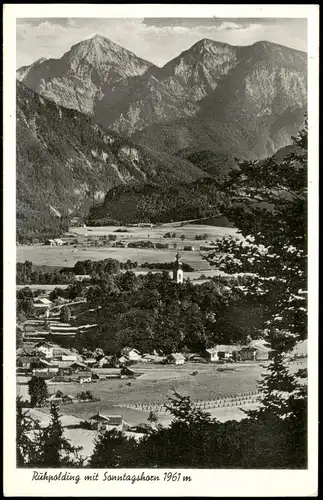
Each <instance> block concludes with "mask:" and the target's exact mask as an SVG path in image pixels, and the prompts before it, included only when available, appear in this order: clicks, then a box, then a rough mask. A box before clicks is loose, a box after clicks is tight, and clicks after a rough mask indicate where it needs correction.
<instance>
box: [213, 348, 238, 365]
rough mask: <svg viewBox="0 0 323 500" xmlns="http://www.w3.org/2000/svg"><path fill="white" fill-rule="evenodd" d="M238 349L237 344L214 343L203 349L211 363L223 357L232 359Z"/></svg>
mask: <svg viewBox="0 0 323 500" xmlns="http://www.w3.org/2000/svg"><path fill="white" fill-rule="evenodd" d="M238 351H239V347H238V346H233V345H216V346H214V347H210V348H209V349H205V358H206V359H207V360H208V361H210V362H211V363H212V362H215V361H220V360H225V359H232V358H234V357H235V355H236V354H237V352H238Z"/></svg>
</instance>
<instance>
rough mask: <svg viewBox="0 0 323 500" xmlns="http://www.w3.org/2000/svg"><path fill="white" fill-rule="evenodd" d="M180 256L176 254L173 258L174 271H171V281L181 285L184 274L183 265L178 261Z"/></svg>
mask: <svg viewBox="0 0 323 500" xmlns="http://www.w3.org/2000/svg"><path fill="white" fill-rule="evenodd" d="M180 258H181V256H180V254H179V253H178V252H177V254H176V257H175V262H174V269H173V280H174V281H176V283H183V279H184V273H183V264H182V261H181V260H180Z"/></svg>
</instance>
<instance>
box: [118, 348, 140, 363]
mask: <svg viewBox="0 0 323 500" xmlns="http://www.w3.org/2000/svg"><path fill="white" fill-rule="evenodd" d="M121 354H122V356H125V357H126V358H127V360H128V361H139V360H140V359H141V354H140V352H139V351H137V349H133V348H132V347H124V348H123V349H122V351H121Z"/></svg>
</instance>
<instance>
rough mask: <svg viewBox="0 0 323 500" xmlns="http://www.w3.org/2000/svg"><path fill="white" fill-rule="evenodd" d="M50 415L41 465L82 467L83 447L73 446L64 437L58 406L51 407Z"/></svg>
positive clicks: (44, 436)
mask: <svg viewBox="0 0 323 500" xmlns="http://www.w3.org/2000/svg"><path fill="white" fill-rule="evenodd" d="M50 413H51V422H50V423H49V425H48V426H47V427H46V428H45V429H44V431H43V434H42V438H41V447H42V454H41V458H40V462H41V465H42V466H43V467H52V468H54V467H64V466H65V467H67V466H68V467H71V466H75V467H76V466H81V465H82V463H83V461H82V459H80V458H79V456H78V452H79V451H80V450H82V447H75V446H72V445H71V444H70V441H69V440H68V439H66V438H65V437H64V430H63V426H62V423H61V421H60V414H59V408H58V406H57V405H56V404H52V405H51V409H50Z"/></svg>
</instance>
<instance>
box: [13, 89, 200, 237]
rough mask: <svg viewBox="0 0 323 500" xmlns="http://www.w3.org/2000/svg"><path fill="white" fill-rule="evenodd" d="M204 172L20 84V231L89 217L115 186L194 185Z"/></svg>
mask: <svg viewBox="0 0 323 500" xmlns="http://www.w3.org/2000/svg"><path fill="white" fill-rule="evenodd" d="M203 175H204V173H203V172H202V170H200V169H199V168H197V167H195V166H194V165H192V164H191V163H189V162H188V161H186V160H181V159H178V158H173V157H171V156H170V155H168V154H166V153H162V154H159V153H157V152H155V151H151V150H150V149H147V148H145V147H142V146H138V145H136V144H135V143H134V142H132V141H131V140H130V139H127V138H124V137H121V136H119V135H117V134H115V133H114V132H111V131H110V132H107V131H106V130H105V129H104V128H103V127H101V126H100V125H97V124H94V123H93V122H92V120H91V118H90V117H88V116H86V115H84V114H81V113H79V112H77V111H74V110H70V109H65V108H63V107H60V106H58V105H56V104H55V103H53V102H51V101H48V100H46V99H44V98H43V97H41V96H40V95H38V94H36V93H34V92H33V91H31V90H30V89H27V88H26V87H25V86H24V85H23V84H21V83H19V82H17V227H18V232H19V230H25V231H27V230H31V229H32V230H37V229H39V228H40V227H42V226H43V225H44V224H45V225H46V224H47V225H48V224H51V221H52V220H53V217H55V214H56V217H58V216H59V214H64V213H67V212H69V213H70V214H76V215H77V214H79V215H84V214H87V212H88V210H89V208H90V206H92V204H93V203H94V202H98V201H100V200H103V199H104V196H105V194H106V193H107V191H109V190H110V189H111V188H112V187H115V186H118V185H120V184H122V185H126V184H142V183H145V182H153V183H156V184H159V183H162V184H164V183H173V182H177V181H178V179H181V180H182V181H183V182H190V181H194V180H196V179H198V178H200V177H203Z"/></svg>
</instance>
